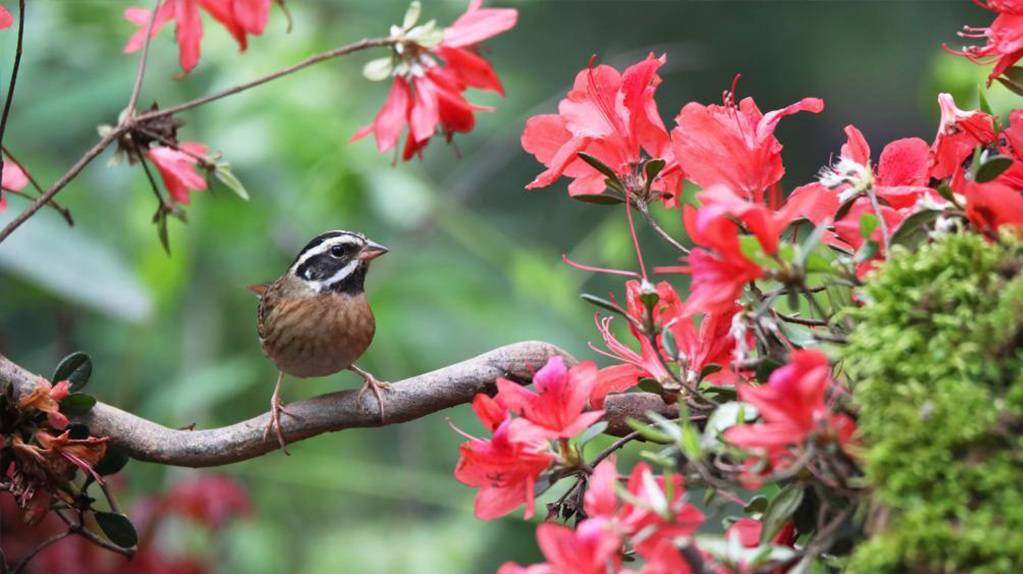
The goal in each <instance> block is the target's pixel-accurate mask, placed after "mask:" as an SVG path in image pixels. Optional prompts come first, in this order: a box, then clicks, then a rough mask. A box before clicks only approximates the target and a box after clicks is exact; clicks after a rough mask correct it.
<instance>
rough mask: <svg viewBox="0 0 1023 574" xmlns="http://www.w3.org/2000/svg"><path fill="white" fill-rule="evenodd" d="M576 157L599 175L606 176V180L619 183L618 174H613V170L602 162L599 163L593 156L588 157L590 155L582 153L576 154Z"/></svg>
mask: <svg viewBox="0 0 1023 574" xmlns="http://www.w3.org/2000/svg"><path fill="white" fill-rule="evenodd" d="M576 155H578V156H579V159H581V160H583V161H585V162H586V163H588V164H590V166H591V167H592V168H593V169H595V170H597V171H599V172H600V173H602V174H604V175H605V176H607V178H608V179H611V180H613V181H619V180H618V174H617V173H615V170H613V169H611V168H610V167H608V166H607V164H605V163H604V162H602V161H600V160H599V159H597V158H596V157H594V156H592V155H590V154H588V153H586V152H584V151H581V152H578V153H577V154H576Z"/></svg>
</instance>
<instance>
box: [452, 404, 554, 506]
mask: <svg viewBox="0 0 1023 574" xmlns="http://www.w3.org/2000/svg"><path fill="white" fill-rule="evenodd" d="M466 436H467V437H468V438H469V439H470V440H469V442H466V443H463V444H462V445H461V446H460V447H459V459H458V465H457V466H456V467H455V479H456V480H458V481H459V482H461V483H463V484H467V485H469V486H475V487H479V489H480V490H479V492H478V493H477V494H476V505H475V506H476V509H475V514H476V518H479V519H480V520H492V519H494V518H500V517H501V516H504V515H505V514H508V513H509V512H511V511H513V510H515V509H516V508H518V507H519V506H521V505H522V504H525V505H526V511H525V518H526V519H527V520H528V519H529V518H532V516H533V512H534V508H533V506H534V502H533V501H534V496H535V495H534V485H535V483H536V477H537V476H539V475H540V473H542V472H543V471H544V470H546V469H547V467H549V466H550V465H551V463H552V462H554V457H553V456H552V455H551V454H550V453H549V452H546V447H547V443H546V441H545V440H543V439H542V438H541V437H538V436H537V434H536V430H535V429H534V427H533V426H532V425H531V424H530V423H529V422H528V421H526V420H525V419H512V418H507V419H505V420H504V422H502V423H501V425H500V426H498V427H497V429H496V430H495V431H494V436H493V438H491V439H490V440H484V439H479V438H474V437H471V436H468V435H466Z"/></svg>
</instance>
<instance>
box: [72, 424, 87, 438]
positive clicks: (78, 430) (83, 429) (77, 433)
mask: <svg viewBox="0 0 1023 574" xmlns="http://www.w3.org/2000/svg"><path fill="white" fill-rule="evenodd" d="M67 436H68V438H70V439H74V440H85V439H87V438H89V427H87V426H85V425H83V424H81V423H71V424H69V425H68V426H67Z"/></svg>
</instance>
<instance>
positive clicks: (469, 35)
mask: <svg viewBox="0 0 1023 574" xmlns="http://www.w3.org/2000/svg"><path fill="white" fill-rule="evenodd" d="M482 3H483V2H482V0H472V2H470V4H469V8H468V10H467V11H466V12H465V14H463V15H462V16H460V17H459V18H458V19H457V20H455V21H454V22H453V23H452V24H451V26H449V27H448V28H447V29H446V30H445V31H444V34H443V37H442V38H439V39H438V40H430V39H429V38H428V35H429V34H428V33H427V32H425V31H424V30H425V29H426V28H425V27H426V26H427V25H424V26H415V22H414V21H413V22H412V23H410V24H406V28H404V29H402V30H401V34H402V38H401V41H400V42H399V43H398V44H397V45H396V47H395V51H394V54H393V55H392V56H391V57H389V58H384V59H382V60H381V62H382V64H383V65H384V70H385V74H386V75H384V77H387V75H392V74H393V75H394V81H393V83H392V85H391V90H390V93H389V94H388V96H387V100H386V101H385V102H384V105H383V107H381V108H380V111H379V112H377V115H376V118H375V119H374V120H373V123H371V124H369V125H368V126H365V127H363V128H362V129H360V130H359V131H357V132H356V133H355V135H353V136H352V138H351V141H357V140H359V139H362V138H364V137H366V136H367V135H369V134H371V133H372V134H373V135H374V137H375V138H376V142H377V150H378V151H380V152H381V153H384V152H386V151H388V150H391V149H393V148H394V147H395V145H396V144H397V142H398V138H400V137H401V134H402V132H403V131H405V128H406V126H407V127H408V136H407V138H406V140H405V146H404V149H403V150H402V155H401V157H402V159H403V160H409V159H412V157H413V156H415V155H419V154H421V152H422V150H423V148H425V147H426V145H427V144H428V143H430V139H431V138H432V137H433V136H434V135H435V134H436V133H437V131H438V129H439V130H440V131H442V132H443V133H444V134H445V136H446V137H447V139H448V141H451V137H452V136H453V135H454V134H455V133H456V132H461V133H465V132H469V131H471V130H472V128H473V127H474V126H475V124H476V116H475V113H476V112H478V111H490V110H491V109H492V108H488V107H484V106H477V105H475V104H472V103H470V102H469V101H468V100H467V99H465V96H464V95H463V94H464V92H465V91H466V90H467V89H468V88H478V89H481V90H489V91H493V92H497V93H499V94H501V95H504V87H503V86H502V85H501V81H500V79H499V78H498V77H497V74H496V73H495V72H494V69H493V68H492V67H491V65H490V63H489V62H488V61H487V60H486V59H485V58H483V57H482V56H480V54H479V50H478V46H479V43H480V42H482V41H484V40H486V39H488V38H491V37H493V36H496V35H498V34H501V33H503V32H506V31H508V30H510V29H511V28H513V27H514V26H515V23H516V21H517V19H518V11H516V10H515V9H512V8H481V6H482ZM406 18H408V16H406ZM414 19H415V18H413V20H414ZM428 26H430V27H431V29H432V24H430V25H428Z"/></svg>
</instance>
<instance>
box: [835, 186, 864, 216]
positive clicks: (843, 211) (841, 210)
mask: <svg viewBox="0 0 1023 574" xmlns="http://www.w3.org/2000/svg"><path fill="white" fill-rule="evenodd" d="M860 195H861V194H859V193H857V194H855V195H853V196H852V197H850V198H848V199H846V200H845V201H843V202H842V203H841V205H839V206H838V210H837V211H835V221H840V220H841V219H842V218H844V217H845V216H846V215H847V214H848V213H849V210H850V209H852V206H853V203H856V200H857V199H859V198H860Z"/></svg>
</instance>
